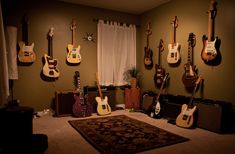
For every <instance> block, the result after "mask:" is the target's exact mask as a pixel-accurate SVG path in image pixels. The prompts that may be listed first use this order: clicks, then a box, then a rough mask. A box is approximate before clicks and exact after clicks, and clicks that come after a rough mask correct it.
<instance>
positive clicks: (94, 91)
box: [83, 86, 116, 112]
mask: <svg viewBox="0 0 235 154" xmlns="http://www.w3.org/2000/svg"><path fill="white" fill-rule="evenodd" d="M83 89H84V94H87V96H88V101H89V102H90V103H91V105H92V106H93V112H97V102H96V100H95V98H96V97H97V96H99V91H98V87H94V86H85V87H83ZM101 91H102V95H103V97H104V96H107V97H108V104H109V106H110V107H111V110H112V111H115V110H116V94H115V87H113V86H101Z"/></svg>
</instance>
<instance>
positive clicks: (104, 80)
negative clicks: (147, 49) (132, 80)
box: [97, 20, 136, 86]
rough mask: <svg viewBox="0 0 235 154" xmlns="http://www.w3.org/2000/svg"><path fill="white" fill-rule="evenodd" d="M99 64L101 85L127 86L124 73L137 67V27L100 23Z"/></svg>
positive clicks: (98, 41)
mask: <svg viewBox="0 0 235 154" xmlns="http://www.w3.org/2000/svg"><path fill="white" fill-rule="evenodd" d="M97 31H98V32H97V33H98V39H97V63H98V74H99V80H100V84H101V85H106V86H108V85H114V86H121V85H125V84H127V83H126V81H124V80H123V73H124V72H125V71H126V70H127V69H129V68H131V67H136V27H135V25H129V26H127V25H126V24H123V25H120V23H117V22H108V21H107V22H106V23H105V22H104V21H103V20H99V22H98V30H97Z"/></svg>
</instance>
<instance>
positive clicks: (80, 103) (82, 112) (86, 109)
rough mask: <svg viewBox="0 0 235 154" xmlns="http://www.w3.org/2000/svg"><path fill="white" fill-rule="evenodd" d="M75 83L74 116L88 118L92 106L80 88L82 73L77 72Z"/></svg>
mask: <svg viewBox="0 0 235 154" xmlns="http://www.w3.org/2000/svg"><path fill="white" fill-rule="evenodd" d="M74 83H75V88H76V89H75V92H74V99H75V103H74V104H73V108H72V111H73V115H74V116H75V117H87V116H90V115H91V110H90V109H91V106H89V105H90V104H89V102H88V98H87V97H86V96H84V93H83V90H81V87H80V73H79V71H75V75H74Z"/></svg>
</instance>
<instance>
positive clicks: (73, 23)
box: [70, 19, 77, 31]
mask: <svg viewBox="0 0 235 154" xmlns="http://www.w3.org/2000/svg"><path fill="white" fill-rule="evenodd" d="M76 28H77V23H76V20H75V19H73V20H72V24H71V27H70V29H71V30H72V31H73V30H75V29H76Z"/></svg>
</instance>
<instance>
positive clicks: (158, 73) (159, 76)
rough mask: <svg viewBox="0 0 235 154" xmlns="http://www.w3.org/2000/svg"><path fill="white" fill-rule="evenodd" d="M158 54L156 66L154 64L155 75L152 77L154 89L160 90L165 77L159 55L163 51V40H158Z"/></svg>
mask: <svg viewBox="0 0 235 154" xmlns="http://www.w3.org/2000/svg"><path fill="white" fill-rule="evenodd" d="M158 48H159V52H158V64H155V75H154V83H155V87H157V88H160V87H161V85H162V82H163V79H164V76H165V69H164V68H163V67H162V65H161V53H162V52H163V50H164V45H163V40H162V39H160V42H159V46H158Z"/></svg>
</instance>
